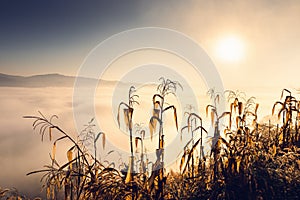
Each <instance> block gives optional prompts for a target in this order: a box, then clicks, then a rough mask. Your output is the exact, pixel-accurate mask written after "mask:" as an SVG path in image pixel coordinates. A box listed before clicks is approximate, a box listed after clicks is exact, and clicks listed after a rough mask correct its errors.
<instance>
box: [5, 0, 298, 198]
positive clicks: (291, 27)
mask: <svg viewBox="0 0 300 200" xmlns="http://www.w3.org/2000/svg"><path fill="white" fill-rule="evenodd" d="M299 19H300V1H297V0H287V1H280V0H272V1H271V0H252V1H250V0H249V1H238V0H227V1H221V0H212V1H204V0H186V1H180V0H164V1H160V0H153V1H148V0H128V1H123V0H110V1H103V0H101V1H78V0H51V1H41V0H28V1H16V0H2V1H1V2H0V73H5V74H11V75H22V76H30V75H36V74H49V73H60V74H64V75H70V76H76V75H77V74H78V73H79V70H80V66H81V65H82V63H84V60H85V58H86V57H87V56H88V55H90V54H89V53H90V52H91V51H92V50H93V49H94V48H95V47H96V46H97V45H98V44H99V43H100V42H102V41H104V40H106V39H107V38H109V37H111V36H112V35H115V34H118V33H120V32H123V31H126V30H130V29H134V28H143V27H160V28H167V29H170V30H175V31H177V32H179V33H182V34H184V35H186V36H187V37H189V38H191V39H192V40H193V41H195V42H196V43H198V44H199V46H200V47H202V48H203V49H204V51H205V52H206V53H207V55H208V56H209V58H210V59H211V60H212V62H213V63H214V65H215V67H216V69H217V71H218V73H219V75H220V77H221V79H222V82H223V85H224V88H225V89H231V90H240V91H245V92H246V94H247V96H248V97H249V96H256V97H257V101H258V102H259V103H260V108H261V109H262V110H261V112H262V116H264V115H268V114H270V111H271V108H272V105H273V102H274V101H276V100H277V99H279V97H280V93H281V90H282V89H283V88H288V89H291V90H293V92H297V90H296V89H297V88H299V85H300V84H299V81H298V80H299V79H298V76H299V73H300V68H299V67H300V56H299V55H300V20H299ZM126 42H128V43H130V41H126ZM150 61H152V62H156V63H157V64H160V65H155V66H152V67H153V69H156V70H158V67H159V68H160V69H162V68H163V67H165V66H174V67H171V68H169V69H168V70H173V72H172V73H174V74H179V73H180V72H182V71H184V73H182V74H184V75H185V77H190V79H185V80H183V82H184V81H187V82H188V83H189V82H193V80H194V79H192V78H191V77H192V76H194V75H195V73H193V72H190V71H188V70H187V69H188V65H187V64H186V63H184V62H183V61H182V60H180V59H179V57H176V56H175V57H174V55H171V54H167V53H166V52H163V51H161V52H159V51H153V50H151V49H148V50H145V51H143V52H139V51H137V52H133V53H131V54H129V55H127V56H123V57H120V58H119V59H118V60H116V61H115V62H114V63H112V65H111V68H110V69H109V70H107V71H106V72H107V74H104V75H105V76H104V78H105V79H110V78H113V79H114V77H118V76H117V75H116V74H118V73H120V71H122V72H123V75H124V74H125V72H124V71H126V66H127V65H130V66H135V65H137V66H142V67H141V69H142V68H143V67H144V68H145V67H147V64H149V62H150ZM162 64H164V66H163V67H161V66H162ZM124 66H125V67H124ZM122 67H123V68H122ZM128 70H132V71H134V69H129V68H128ZM148 70H149V69H148ZM136 71H137V72H138V73H142V72H141V71H138V70H136ZM146 71H147V70H146ZM150 71H151V70H150ZM147 72H148V71H147ZM149 73H150V72H149ZM161 73H162V74H163V73H164V71H163V70H162V71H161ZM189 73H190V76H189ZM145 74H146V75H147V73H145ZM121 75H122V74H121ZM174 76H175V75H174ZM119 77H120V74H119ZM149 77H150V76H149ZM130 78H132V77H130V76H129V74H127V75H124V76H123V77H121V80H128V79H129V80H130ZM138 78H141V77H138ZM147 78H148V77H147ZM183 78H184V77H183ZM203 87H204V86H203V85H201V86H199V88H201V92H202V93H201V94H199V95H204V94H205V93H206V91H204V89H202V88H203ZM193 88H194V89H199V88H198V87H193ZM98 89H99V88H98ZM102 89H103V88H102ZM152 89H153V88H152ZM99 90H100V91H101V88H100V89H99ZM103 90H104V92H103V91H102V92H98V93H97V95H100V97H101V95H103V96H104V98H108V97H110V98H111V97H112V96H113V95H115V96H116V94H115V93H116V91H119V90H120V88H117V89H116V90H115V91H112V90H109V91H108V89H107V88H104V89H103ZM202 90H203V91H202ZM0 91H1V92H0V96H1V98H0V112H1V113H2V115H1V116H0V126H1V127H2V128H1V130H0V165H1V166H2V167H1V171H0V187H4V185H6V186H7V187H17V188H19V189H20V191H22V192H24V193H25V194H28V195H29V196H30V195H33V194H34V195H39V192H37V191H38V190H39V185H40V184H39V177H38V176H30V177H26V176H25V174H26V173H28V172H29V171H32V170H36V169H39V167H42V166H43V165H44V164H45V163H47V162H48V161H49V159H48V157H47V156H46V157H45V156H44V155H47V154H48V152H49V150H50V149H51V142H44V143H41V142H40V138H39V136H38V134H37V133H33V132H32V130H31V128H32V127H31V122H30V121H24V119H22V116H24V115H33V114H37V111H38V110H40V111H41V112H43V113H44V114H45V115H47V116H51V114H57V115H58V116H59V120H57V121H58V123H59V124H60V125H62V126H63V127H64V128H65V129H66V131H69V132H70V133H72V134H74V133H76V130H75V127H74V119H73V117H74V115H73V111H74V109H75V108H76V107H77V108H78V109H80V111H85V109H86V108H87V107H86V105H85V104H84V103H83V104H80V103H82V102H79V104H78V105H77V104H76V105H73V106H72V101H73V100H74V99H72V98H74V96H73V92H74V91H73V88H55V87H54V88H5V87H0ZM140 91H141V95H144V96H146V97H147V99H148V98H150V97H148V96H149V94H148V93H147V92H146V91H145V90H144V88H143V87H141V90H140ZM113 92H115V93H113ZM151 94H152V93H151ZM151 94H150V95H151ZM182 94H184V93H182ZM97 95H96V98H100V97H99V96H97ZM117 95H120V97H119V99H117V100H114V102H110V101H111V99H109V98H108V103H107V105H96V106H95V107H97V111H101V112H100V115H101V114H102V113H105V114H107V115H112V111H111V110H110V109H109V106H111V103H112V104H113V105H115V104H118V103H119V100H121V99H125V98H126V95H127V93H124V94H123V93H121V92H119V93H118V94H117ZM147 95H148V96H147ZM115 96H113V97H114V99H115ZM143 103H145V104H143ZM143 103H141V104H142V106H144V107H145V109H147V107H149V104H147V103H149V102H143ZM205 103H207V102H205ZM150 104H151V102H150ZM202 105H203V102H202ZM183 106H184V105H182V106H181V108H180V109H181V110H182V109H183ZM201 109H202V110H201V111H203V112H205V111H204V110H203V109H204V108H203V106H202V108H201ZM113 112H116V109H115V107H114V111H113ZM140 112H141V111H140ZM203 112H202V113H203ZM142 113H143V114H144V113H145V112H144V110H142ZM96 114H98V115H99V113H96ZM92 117H93V116H92V115H90V113H88V114H85V115H84V120H86V121H84V122H87V121H89V119H90V118H92ZM105 117H106V115H105ZM110 117H115V113H113V115H112V116H110ZM84 122H82V123H84ZM208 122H209V120H208ZM170 123H172V122H170ZM15 124H18V126H16V125H15ZM107 126H109V124H107ZM123 137H124V136H123ZM108 138H109V137H108ZM118 142H120V141H118ZM121 143H122V141H121ZM62 146H63V145H62ZM61 148H66V147H61ZM125 148H127V147H125ZM107 151H109V149H107ZM36 152H40V153H39V154H38V155H37V154H36ZM60 156H61V159H63V158H64V159H65V155H60ZM29 158H30V160H33V159H32V158H34V161H32V162H28V159H29ZM24 159H26V160H27V161H26V162H24ZM21 166H22V167H21ZM3 180H4V181H3ZM26 183H28V184H26ZM37 188H38V189H37Z"/></svg>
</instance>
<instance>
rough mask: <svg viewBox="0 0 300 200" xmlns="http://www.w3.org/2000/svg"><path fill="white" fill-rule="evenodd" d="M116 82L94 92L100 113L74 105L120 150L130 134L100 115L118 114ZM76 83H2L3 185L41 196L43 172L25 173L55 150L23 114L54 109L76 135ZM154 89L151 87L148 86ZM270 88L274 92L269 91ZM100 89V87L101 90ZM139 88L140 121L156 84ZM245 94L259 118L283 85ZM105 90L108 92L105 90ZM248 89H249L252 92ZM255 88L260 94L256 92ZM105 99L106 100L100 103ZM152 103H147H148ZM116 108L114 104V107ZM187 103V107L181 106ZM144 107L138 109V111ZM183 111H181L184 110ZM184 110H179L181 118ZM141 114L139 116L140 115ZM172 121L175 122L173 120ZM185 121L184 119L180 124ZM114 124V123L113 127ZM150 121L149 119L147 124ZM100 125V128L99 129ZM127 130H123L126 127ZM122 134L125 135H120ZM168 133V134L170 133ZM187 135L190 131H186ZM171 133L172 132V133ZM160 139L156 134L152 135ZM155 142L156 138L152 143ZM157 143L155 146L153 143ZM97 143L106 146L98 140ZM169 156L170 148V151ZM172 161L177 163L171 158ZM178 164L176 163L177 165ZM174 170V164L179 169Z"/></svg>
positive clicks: (62, 150)
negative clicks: (252, 98)
mask: <svg viewBox="0 0 300 200" xmlns="http://www.w3.org/2000/svg"><path fill="white" fill-rule="evenodd" d="M113 86H114V85H111V84H104V85H103V86H102V89H99V90H98V93H96V95H95V99H96V100H95V101H96V107H95V108H96V115H97V116H92V115H89V114H88V113H86V114H85V113H84V112H85V102H82V103H81V104H80V103H79V104H76V105H74V106H76V107H81V109H80V110H81V111H82V113H81V114H82V115H84V119H85V120H83V121H82V124H78V126H79V127H78V129H81V128H82V129H83V124H86V123H87V122H88V121H90V119H91V118H93V117H96V120H99V121H102V123H103V124H106V125H104V126H103V128H104V130H105V131H106V132H107V135H108V136H107V138H108V140H110V141H114V140H115V144H114V145H116V146H118V147H119V148H120V149H121V150H123V151H125V152H128V150H129V146H128V142H125V143H124V140H125V141H127V140H128V135H126V134H121V135H120V134H119V135H118V134H116V130H117V129H116V127H117V126H116V121H115V119H112V120H114V121H113V122H111V121H110V122H103V118H101V116H111V117H109V118H115V117H116V115H115V113H113V111H112V109H111V107H112V106H113V105H115V104H114V103H112V102H113V101H112V96H113V95H109V94H112V93H113V92H112V91H113V90H114V88H113ZM128 87H129V84H125V85H122V87H121V88H119V90H124V93H122V94H119V96H120V97H119V98H125V99H124V101H126V94H127V90H128ZM73 90H74V88H73V87H53V86H51V87H34V88H32V87H0V104H1V105H2V106H1V116H0V126H1V130H0V165H1V171H0V180H1V181H0V184H1V186H2V187H8V188H12V187H15V188H17V189H18V190H19V191H20V192H21V193H23V194H26V195H27V196H28V197H34V196H43V195H44V193H40V189H41V184H40V182H39V181H40V180H39V179H40V177H41V175H40V174H35V175H30V176H26V174H27V173H29V172H30V171H33V170H37V169H41V168H42V166H44V165H46V164H48V163H50V157H49V153H50V152H51V148H52V142H53V141H52V142H49V138H48V137H47V136H45V138H44V141H43V142H41V136H40V135H39V134H38V132H39V131H38V130H35V131H33V130H32V122H33V121H32V120H28V119H23V118H22V117H23V116H25V115H39V113H38V111H40V112H41V113H43V114H44V115H45V116H46V117H50V116H51V115H54V114H55V115H57V116H58V117H59V118H58V119H55V121H54V122H55V123H56V124H58V125H59V126H60V127H61V128H63V129H64V130H65V131H66V132H68V133H71V135H73V136H74V137H76V135H77V133H78V131H80V130H77V129H76V126H75V122H74V116H73ZM149 91H150V92H149ZM269 91H272V92H269ZM101 92H102V93H101ZM138 92H140V95H141V101H142V103H141V107H140V108H139V107H137V112H139V113H137V114H138V115H140V116H142V115H144V116H143V117H141V119H139V120H140V121H141V122H142V121H144V123H145V122H146V123H147V119H148V120H149V116H150V109H151V95H153V92H155V87H153V86H151V87H150V86H149V88H148V89H147V87H146V88H144V89H143V88H142V89H140V90H139V91H138ZM245 92H246V94H247V96H248V97H250V95H251V96H252V95H253V96H256V97H257V103H260V108H259V112H258V113H259V114H258V115H259V119H263V116H265V115H270V114H271V109H272V108H271V106H270V105H272V103H273V102H274V101H275V100H276V99H279V97H280V96H279V95H280V90H279V89H278V90H277V88H274V92H273V90H271V89H270V88H253V89H251V88H249V89H248V91H245ZM101 94H106V95H104V96H103V95H101ZM201 94H202V97H200V98H203V99H204V100H203V101H202V100H201V99H200V100H199V101H200V104H199V110H200V113H201V114H202V115H203V116H202V117H203V118H204V120H205V121H206V122H205V124H206V126H209V122H210V119H209V118H206V117H205V104H207V103H209V102H208V101H207V100H205V98H206V99H207V97H205V94H206V91H201ZM248 94H250V95H248ZM256 94H257V95H256ZM101 102H102V103H101ZM147 107H148V108H147ZM114 109H116V108H113V110H114ZM181 109H184V108H181ZM139 110H140V111H139ZM147 110H149V114H147V113H146V114H145V111H147ZM180 114H181V113H179V115H180ZM181 117H182V116H179V118H181ZM136 119H138V118H136ZM169 125H170V126H172V125H173V124H172V122H171V123H170V124H169ZM180 126H181V125H180ZM110 127H115V128H113V129H111V131H109V129H110ZM146 127H147V125H146ZM96 131H98V130H96ZM123 133H124V132H123ZM118 137H122V138H123V139H120V138H118ZM166 137H170V136H166ZM184 137H186V138H188V137H187V136H184ZM171 138H173V136H172V137H171ZM154 141H156V140H154ZM151 143H153V144H151ZM69 145H70V144H66V143H64V142H62V143H59V144H58V147H57V149H58V156H57V158H58V161H64V160H66V154H65V152H66V150H67V149H68V147H69ZM153 145H156V142H151V141H149V142H148V147H149V149H153V148H152V146H153ZM153 147H154V146H153ZM99 148H102V147H100V146H99ZM112 148H113V147H112V146H107V147H106V149H105V150H102V149H101V151H103V154H102V155H99V157H102V159H107V160H108V161H111V162H113V161H114V162H116V161H115V160H116V157H114V156H112V157H105V154H106V153H107V152H108V151H110V150H112ZM166 156H168V154H166ZM123 159H124V161H125V162H127V155H126V154H123ZM173 164H174V163H173ZM175 166H176V167H177V166H178V165H175ZM175 170H176V169H175Z"/></svg>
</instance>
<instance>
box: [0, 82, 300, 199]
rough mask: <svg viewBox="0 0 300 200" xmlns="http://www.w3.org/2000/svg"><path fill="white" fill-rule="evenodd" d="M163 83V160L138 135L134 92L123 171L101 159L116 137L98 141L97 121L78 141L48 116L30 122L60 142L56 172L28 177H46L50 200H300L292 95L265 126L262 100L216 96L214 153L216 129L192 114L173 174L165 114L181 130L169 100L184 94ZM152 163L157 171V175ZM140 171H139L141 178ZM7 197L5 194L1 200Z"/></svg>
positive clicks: (157, 111)
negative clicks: (63, 148) (64, 145)
mask: <svg viewBox="0 0 300 200" xmlns="http://www.w3.org/2000/svg"><path fill="white" fill-rule="evenodd" d="M160 81H161V83H160V84H159V85H158V87H157V93H156V94H154V96H153V99H152V102H153V114H152V116H151V117H150V120H149V131H150V134H151V137H152V135H153V133H154V132H155V131H158V138H159V141H158V148H157V149H156V160H153V161H149V160H148V158H147V159H146V158H145V154H144V153H145V147H144V144H143V140H144V137H145V128H144V127H142V126H141V125H140V124H136V126H135V130H136V132H135V133H134V132H133V129H134V127H133V124H134V122H133V117H132V116H133V111H134V107H133V106H134V104H138V102H137V100H136V99H137V98H138V95H136V94H135V93H136V91H135V88H134V87H131V88H130V90H129V99H128V103H124V102H121V103H120V105H119V109H118V116H117V120H118V123H119V125H121V120H120V113H122V112H120V109H121V107H122V106H124V109H123V114H124V116H123V118H122V119H124V123H125V126H126V130H127V131H129V133H130V138H129V143H130V153H131V154H130V159H129V162H128V164H127V163H124V166H125V169H123V170H120V169H118V168H117V167H115V166H114V165H112V164H108V165H104V164H103V163H101V162H100V161H99V160H98V159H97V149H96V142H97V141H98V139H99V138H100V137H102V138H103V140H102V144H103V148H104V145H105V134H109V133H102V132H101V133H98V134H96V133H94V131H93V121H90V122H89V123H88V125H87V126H86V128H85V129H84V130H83V132H82V134H81V135H80V136H78V137H77V138H74V137H71V135H70V134H68V133H66V132H64V131H63V130H62V129H61V128H60V127H58V126H56V125H55V124H54V122H53V119H54V118H57V117H56V116H55V115H54V116H52V117H51V118H50V119H47V118H46V117H45V116H43V115H42V113H40V116H25V118H29V119H33V120H34V123H33V128H34V129H38V130H39V133H40V134H41V137H42V139H44V136H45V135H46V134H47V135H48V136H49V139H50V140H51V141H53V149H52V153H51V155H50V161H51V162H50V164H48V165H46V166H45V167H44V168H43V169H41V170H37V171H33V172H30V173H28V175H31V174H35V173H43V177H42V182H43V187H44V188H45V191H46V194H47V198H48V199H59V195H61V196H60V198H62V196H63V198H64V199H299V198H300V197H299V194H300V157H299V154H300V134H299V120H300V101H298V100H297V99H296V98H295V97H294V96H292V94H291V92H290V91H289V90H287V89H284V90H283V91H282V95H281V100H280V101H277V102H275V104H274V107H273V110H272V113H273V114H276V115H277V116H278V118H280V119H282V122H281V123H280V124H271V123H267V124H260V123H259V122H258V121H257V111H258V107H259V105H258V104H257V103H256V102H255V98H254V97H251V98H249V99H246V98H245V95H244V94H243V93H241V92H238V91H236V92H234V91H225V93H224V94H220V93H216V92H215V91H214V90H210V91H209V95H210V97H211V99H212V104H211V105H207V107H206V115H208V114H209V113H210V118H211V123H212V125H213V128H214V135H213V136H212V137H211V138H210V139H208V141H209V142H211V145H210V146H211V148H210V150H208V151H206V153H205V151H204V142H205V141H204V137H207V134H208V132H207V128H208V127H207V128H205V127H204V123H203V121H202V119H203V115H201V113H195V112H191V111H189V112H186V115H185V116H186V118H185V119H184V120H186V125H185V126H184V127H182V128H181V129H180V130H181V131H180V132H179V133H178V134H182V135H183V134H190V136H191V139H190V140H189V142H188V143H187V144H184V145H183V146H182V152H183V153H182V155H181V160H180V165H179V166H178V169H179V171H178V172H174V171H177V169H176V170H174V171H172V170H171V171H170V172H169V173H168V174H166V169H165V166H164V143H165V141H164V135H165V132H164V131H165V130H164V122H165V120H170V119H167V118H163V116H164V115H163V113H164V112H166V111H170V110H171V111H173V114H174V119H172V120H174V125H175V126H176V128H177V129H178V124H177V113H176V107H175V106H174V105H168V104H166V98H167V96H168V95H176V91H177V89H178V88H182V87H181V85H180V84H179V83H178V82H176V81H171V80H169V79H164V78H161V79H160ZM221 96H224V98H226V100H227V102H228V107H229V108H230V109H229V110H228V111H225V112H222V113H221V112H219V110H218V103H219V101H220V98H222V97H221ZM135 109H138V108H135ZM232 122H233V123H232ZM222 127H225V128H222ZM157 128H158V130H157ZM133 134H135V136H134V135H133ZM54 135H55V136H54ZM83 135H84V136H85V137H83ZM196 136H197V137H196ZM54 138H55V139H54ZM133 138H134V139H135V148H137V146H138V144H139V143H140V145H141V148H140V151H141V152H140V156H139V157H138V158H136V157H134V155H133V152H134V150H133V149H134V145H133ZM196 138H197V139H196ZM63 140H67V141H68V142H70V143H71V144H72V145H71V147H70V148H69V150H68V151H67V152H66V156H67V159H68V162H66V163H63V164H59V163H58V162H57V160H56V158H55V155H56V147H57V145H58V143H59V142H61V141H63ZM87 140H90V142H91V143H92V144H94V153H91V152H90V151H88V150H87V149H86V147H85V145H84V144H85V141H87ZM137 163H139V164H137ZM151 163H152V168H151V169H152V170H149V169H150V168H149V167H148V166H149V165H150V164H151ZM134 166H139V170H138V169H134ZM7 192H8V191H6V190H1V191H0V195H5V194H6V193H7Z"/></svg>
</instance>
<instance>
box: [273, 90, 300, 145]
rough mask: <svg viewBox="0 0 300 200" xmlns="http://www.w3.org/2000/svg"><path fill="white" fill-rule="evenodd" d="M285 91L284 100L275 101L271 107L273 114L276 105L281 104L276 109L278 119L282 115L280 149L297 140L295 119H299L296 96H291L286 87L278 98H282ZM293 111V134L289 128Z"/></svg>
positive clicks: (290, 127) (291, 123)
mask: <svg viewBox="0 0 300 200" xmlns="http://www.w3.org/2000/svg"><path fill="white" fill-rule="evenodd" d="M285 92H286V93H288V95H286V96H285V100H284V101H283V102H281V101H277V102H275V104H274V105H273V109H272V115H274V112H275V108H276V106H277V105H280V106H281V107H280V110H279V111H278V119H280V116H281V115H282V142H281V147H282V149H284V148H285V147H287V146H288V145H289V144H295V142H296V141H297V140H298V124H297V121H298V120H299V108H300V104H299V101H297V100H296V98H295V97H293V96H292V93H291V92H290V91H289V90H287V89H283V90H282V92H281V98H280V99H282V98H283V96H284V93H285ZM293 112H296V120H295V127H296V130H295V134H293V133H292V130H291V129H292V126H293Z"/></svg>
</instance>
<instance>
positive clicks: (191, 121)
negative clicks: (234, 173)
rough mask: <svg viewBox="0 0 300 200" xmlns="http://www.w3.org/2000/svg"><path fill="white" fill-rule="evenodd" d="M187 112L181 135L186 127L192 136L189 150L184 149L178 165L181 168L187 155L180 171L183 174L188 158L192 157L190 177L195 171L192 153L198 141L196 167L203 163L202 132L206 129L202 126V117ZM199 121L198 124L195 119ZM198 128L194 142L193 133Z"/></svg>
mask: <svg viewBox="0 0 300 200" xmlns="http://www.w3.org/2000/svg"><path fill="white" fill-rule="evenodd" d="M187 114H188V118H187V125H186V126H184V127H182V129H181V135H182V132H183V131H184V130H185V129H188V132H189V133H190V132H191V135H192V138H191V140H190V141H191V142H192V148H191V150H189V151H184V154H183V156H182V158H181V163H180V166H179V169H180V170H181V168H182V166H183V164H184V162H185V157H186V156H187V161H186V165H185V167H184V169H183V171H182V173H183V174H184V172H185V171H186V169H187V167H188V163H189V161H190V159H192V178H193V177H194V176H195V173H194V171H195V170H194V168H195V161H194V153H195V149H196V146H197V145H198V144H199V142H200V146H199V147H200V148H199V162H198V163H199V164H198V169H199V168H200V167H201V163H203V160H204V162H205V156H204V147H203V132H205V133H206V134H207V131H206V129H205V128H204V127H203V124H202V118H201V117H200V116H199V115H197V114H196V113H187ZM198 120H199V121H200V125H198V123H197V121H198ZM199 129H200V138H199V139H198V140H197V141H196V142H194V133H195V132H196V131H198V130H199Z"/></svg>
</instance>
